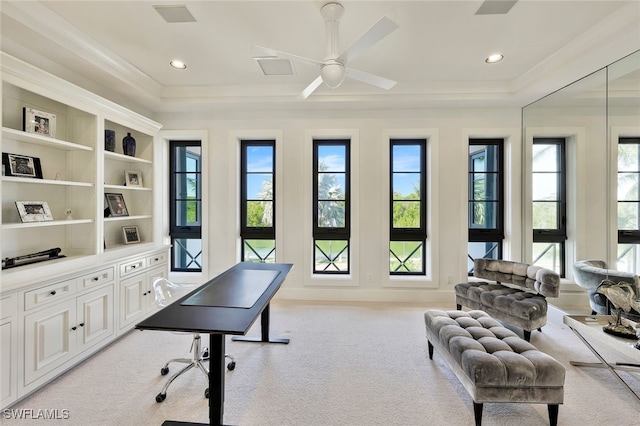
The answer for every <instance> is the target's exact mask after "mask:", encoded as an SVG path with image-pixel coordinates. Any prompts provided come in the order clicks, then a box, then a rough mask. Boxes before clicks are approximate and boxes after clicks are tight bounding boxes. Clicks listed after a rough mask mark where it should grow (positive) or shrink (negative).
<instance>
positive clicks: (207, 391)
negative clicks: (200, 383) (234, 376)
mask: <svg viewBox="0 0 640 426" xmlns="http://www.w3.org/2000/svg"><path fill="white" fill-rule="evenodd" d="M204 397H205V398H207V399H209V388H206V389H205V390H204Z"/></svg>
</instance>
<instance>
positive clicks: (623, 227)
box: [615, 137, 640, 274]
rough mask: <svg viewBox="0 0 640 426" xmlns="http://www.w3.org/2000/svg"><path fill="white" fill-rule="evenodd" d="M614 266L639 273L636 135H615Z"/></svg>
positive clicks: (638, 140)
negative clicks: (615, 248) (618, 136)
mask: <svg viewBox="0 0 640 426" xmlns="http://www.w3.org/2000/svg"><path fill="white" fill-rule="evenodd" d="M617 175H618V181H617V186H618V191H617V192H618V206H617V207H618V208H617V210H618V253H617V257H616V260H617V264H616V266H615V268H616V269H619V270H623V271H627V272H631V273H634V274H638V273H640V137H621V138H619V139H618V173H617Z"/></svg>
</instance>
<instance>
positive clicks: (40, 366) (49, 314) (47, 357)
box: [24, 299, 78, 386]
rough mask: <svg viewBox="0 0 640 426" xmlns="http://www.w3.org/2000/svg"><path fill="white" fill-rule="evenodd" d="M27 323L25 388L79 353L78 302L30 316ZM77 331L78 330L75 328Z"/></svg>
mask: <svg viewBox="0 0 640 426" xmlns="http://www.w3.org/2000/svg"><path fill="white" fill-rule="evenodd" d="M24 321H25V329H24V334H25V341H24V349H25V357H24V358H25V366H24V385H25V386H26V385H28V384H30V383H31V382H33V381H34V380H36V379H38V378H39V377H41V376H42V375H44V374H46V373H48V372H49V371H51V370H53V369H54V368H56V367H58V366H59V365H61V364H62V363H64V362H65V361H67V360H68V359H70V358H71V357H72V356H73V355H74V354H75V350H76V340H77V337H76V334H77V333H78V331H77V323H76V300H75V299H73V300H69V301H67V302H62V303H59V304H56V305H54V306H51V307H50V308H47V309H43V310H42V311H39V312H35V313H33V314H31V315H27V316H25V318H24ZM73 327H76V330H73V329H72V328H73Z"/></svg>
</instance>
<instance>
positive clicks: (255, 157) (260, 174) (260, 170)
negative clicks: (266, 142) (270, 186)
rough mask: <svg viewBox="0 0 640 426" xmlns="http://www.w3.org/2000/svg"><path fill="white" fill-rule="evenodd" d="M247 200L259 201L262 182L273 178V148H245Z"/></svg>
mask: <svg viewBox="0 0 640 426" xmlns="http://www.w3.org/2000/svg"><path fill="white" fill-rule="evenodd" d="M247 172H249V173H250V174H249V175H248V176H247V199H250V200H256V199H259V197H258V194H259V192H260V190H261V189H262V187H263V185H264V182H265V181H269V180H271V179H272V178H273V147H271V146H249V147H247Z"/></svg>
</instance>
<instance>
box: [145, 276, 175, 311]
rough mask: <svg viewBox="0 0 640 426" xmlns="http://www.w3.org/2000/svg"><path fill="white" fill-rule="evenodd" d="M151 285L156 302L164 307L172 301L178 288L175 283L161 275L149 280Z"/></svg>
mask: <svg viewBox="0 0 640 426" xmlns="http://www.w3.org/2000/svg"><path fill="white" fill-rule="evenodd" d="M151 286H152V287H153V294H154V297H155V300H156V303H157V304H158V305H159V306H161V307H165V306H168V305H170V304H171V303H173V301H174V300H175V297H176V293H177V291H178V289H179V286H178V285H177V284H174V283H172V282H171V281H169V280H168V279H166V278H162V277H158V278H154V280H153V281H152V282H151Z"/></svg>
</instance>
